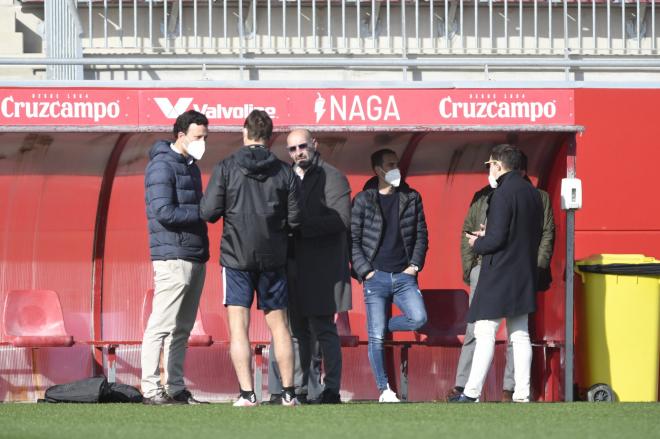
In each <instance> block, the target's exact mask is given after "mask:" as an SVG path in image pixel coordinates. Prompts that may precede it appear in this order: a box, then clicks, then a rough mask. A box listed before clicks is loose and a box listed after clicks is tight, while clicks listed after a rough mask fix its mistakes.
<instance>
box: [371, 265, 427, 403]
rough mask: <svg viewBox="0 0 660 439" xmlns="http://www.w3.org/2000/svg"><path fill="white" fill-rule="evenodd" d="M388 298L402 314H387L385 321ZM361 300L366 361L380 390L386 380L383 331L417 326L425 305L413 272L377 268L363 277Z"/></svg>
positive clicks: (424, 311)
mask: <svg viewBox="0 0 660 439" xmlns="http://www.w3.org/2000/svg"><path fill="white" fill-rule="evenodd" d="M392 301H394V304H395V305H396V306H397V307H398V308H399V309H400V310H401V312H402V313H403V314H402V315H399V316H396V317H392V318H390V319H389V322H388V321H387V318H388V316H389V315H390V310H391V304H392ZM364 303H365V305H366V311H367V332H368V335H369V348H368V350H369V363H371V369H372V371H373V373H374V377H375V378H376V385H377V386H378V390H379V391H383V390H385V389H386V388H387V384H388V380H387V373H386V372H385V358H384V354H383V340H384V339H385V331H388V330H389V331H390V332H394V331H415V330H417V329H419V328H420V327H422V326H423V325H424V323H426V308H424V301H423V300H422V293H421V292H420V291H419V287H418V286H417V278H416V277H415V276H410V275H408V274H405V273H387V272H384V271H378V270H376V272H375V274H374V275H373V276H372V277H371V278H370V279H368V280H365V281H364Z"/></svg>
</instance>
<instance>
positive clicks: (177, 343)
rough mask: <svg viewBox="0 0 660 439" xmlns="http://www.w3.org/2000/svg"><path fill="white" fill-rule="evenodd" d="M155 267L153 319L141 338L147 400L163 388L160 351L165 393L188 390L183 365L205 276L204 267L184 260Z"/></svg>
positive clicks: (144, 392)
mask: <svg viewBox="0 0 660 439" xmlns="http://www.w3.org/2000/svg"><path fill="white" fill-rule="evenodd" d="M153 267H154V284H155V287H156V288H155V290H154V301H153V306H152V311H151V316H149V322H148V323H147V328H146V329H145V330H144V337H143V339H142V356H141V362H142V394H143V395H144V396H145V398H151V397H153V396H154V395H156V394H157V393H159V392H160V391H162V389H163V385H162V384H161V379H160V354H161V349H162V351H163V366H164V368H165V377H166V383H165V391H166V392H167V393H168V394H169V395H176V394H177V393H179V392H180V391H182V390H184V389H185V388H186V386H185V383H184V381H183V363H184V360H185V358H186V349H187V347H188V337H189V336H190V331H191V330H192V328H193V326H194V324H195V317H196V316H197V308H198V307H199V298H200V296H201V294H202V288H203V287H204V277H205V275H206V265H205V264H203V263H198V262H188V261H184V260H181V259H175V260H169V261H153Z"/></svg>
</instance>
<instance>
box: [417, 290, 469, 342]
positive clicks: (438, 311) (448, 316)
mask: <svg viewBox="0 0 660 439" xmlns="http://www.w3.org/2000/svg"><path fill="white" fill-rule="evenodd" d="M422 297H423V298H424V305H425V306H426V313H427V316H428V321H427V322H426V324H425V325H424V327H422V328H420V329H419V331H417V333H418V336H419V341H421V342H423V343H424V344H427V345H429V346H461V345H462V344H463V338H464V336H465V326H466V323H465V316H466V314H467V310H468V295H467V292H466V291H465V290H423V291H422Z"/></svg>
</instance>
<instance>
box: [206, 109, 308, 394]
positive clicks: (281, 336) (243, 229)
mask: <svg viewBox="0 0 660 439" xmlns="http://www.w3.org/2000/svg"><path fill="white" fill-rule="evenodd" d="M272 132H273V122H272V121H271V119H270V117H269V116H268V114H267V113H266V112H265V111H261V110H254V111H253V112H252V113H250V115H249V116H248V117H247V119H246V120H245V124H244V125H243V144H244V146H243V147H242V148H241V149H239V150H238V151H236V152H235V153H234V154H232V155H231V156H230V157H228V158H226V159H225V160H223V161H222V162H220V163H219V164H218V165H217V166H216V167H215V169H214V171H213V175H212V177H211V180H210V182H209V185H208V187H207V189H206V192H205V194H204V197H203V198H202V201H201V204H200V216H201V217H202V219H204V220H206V221H209V222H212V223H214V222H216V221H218V220H219V219H220V218H221V217H223V218H224V224H223V231H222V242H221V244H220V253H221V257H220V264H221V265H222V267H223V270H222V277H223V287H224V305H225V306H226V307H227V317H228V321H229V332H230V336H231V352H230V353H231V359H232V362H233V364H234V369H236V375H237V377H238V382H239V384H240V390H241V394H240V396H239V398H238V400H237V401H236V402H235V403H234V406H237V407H251V406H254V405H256V404H257V401H256V397H255V394H254V388H253V383H252V370H251V369H252V366H251V365H252V361H251V350H250V340H249V338H248V328H249V326H250V307H251V306H252V301H253V298H254V291H255V290H256V291H257V307H258V308H259V309H261V310H263V311H264V314H265V317H266V323H267V324H268V327H269V329H270V331H271V334H272V337H273V343H274V345H275V352H276V356H277V362H278V364H279V367H280V373H281V376H282V385H283V388H284V390H283V392H282V404H283V405H296V404H297V403H298V401H297V400H296V397H295V391H294V387H293V350H292V345H291V335H290V334H289V329H288V326H287V316H286V308H287V303H288V297H287V294H288V292H287V281H286V271H285V267H286V254H287V239H288V233H289V230H290V229H292V228H296V227H298V225H299V223H300V218H299V217H300V212H299V206H298V181H297V180H298V178H297V177H296V176H295V175H294V173H293V170H292V169H291V167H290V166H289V165H287V164H286V163H284V162H282V161H280V160H278V159H277V157H275V155H273V154H272V153H271V152H270V150H269V149H268V146H267V143H268V141H269V139H270V137H271V135H272Z"/></svg>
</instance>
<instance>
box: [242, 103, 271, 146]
mask: <svg viewBox="0 0 660 439" xmlns="http://www.w3.org/2000/svg"><path fill="white" fill-rule="evenodd" d="M243 128H245V129H247V136H248V138H249V139H253V140H257V139H262V140H269V139H270V137H271V136H272V135H273V121H272V119H271V118H270V116H269V115H268V113H266V112H265V111H263V110H252V112H251V113H250V114H248V117H246V118H245V123H244V124H243Z"/></svg>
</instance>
